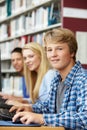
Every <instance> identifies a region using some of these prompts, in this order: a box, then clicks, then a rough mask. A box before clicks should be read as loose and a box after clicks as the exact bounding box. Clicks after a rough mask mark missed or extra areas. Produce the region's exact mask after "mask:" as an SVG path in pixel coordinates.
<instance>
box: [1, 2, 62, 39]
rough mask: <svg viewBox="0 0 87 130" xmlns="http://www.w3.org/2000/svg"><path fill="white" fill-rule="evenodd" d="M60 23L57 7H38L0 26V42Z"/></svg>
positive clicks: (53, 5)
mask: <svg viewBox="0 0 87 130" xmlns="http://www.w3.org/2000/svg"><path fill="white" fill-rule="evenodd" d="M57 23H60V8H59V5H56V4H55V3H52V4H51V6H49V7H40V8H38V9H36V10H33V11H32V12H28V13H27V14H26V15H25V14H22V15H20V16H19V17H16V18H15V19H12V20H11V21H9V22H7V23H2V24H1V25H0V40H3V39H6V38H8V37H14V36H20V35H22V34H25V33H30V32H33V31H35V30H36V31H38V30H40V29H42V28H43V29H44V28H46V27H47V26H50V25H53V24H57Z"/></svg>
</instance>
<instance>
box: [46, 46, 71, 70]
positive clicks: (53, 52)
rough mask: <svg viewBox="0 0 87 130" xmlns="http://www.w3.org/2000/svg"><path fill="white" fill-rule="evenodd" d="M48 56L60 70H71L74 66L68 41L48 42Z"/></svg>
mask: <svg viewBox="0 0 87 130" xmlns="http://www.w3.org/2000/svg"><path fill="white" fill-rule="evenodd" d="M46 47H47V58H48V60H49V62H50V63H51V65H52V66H53V68H55V69H57V70H58V71H60V72H65V71H70V69H71V68H72V66H73V56H74V54H71V53H70V50H69V47H68V45H67V43H57V44H51V43H48V44H47V46H46Z"/></svg>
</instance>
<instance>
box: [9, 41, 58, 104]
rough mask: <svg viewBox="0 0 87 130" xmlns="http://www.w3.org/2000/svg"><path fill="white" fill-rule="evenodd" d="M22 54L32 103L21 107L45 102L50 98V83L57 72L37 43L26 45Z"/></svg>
mask: <svg viewBox="0 0 87 130" xmlns="http://www.w3.org/2000/svg"><path fill="white" fill-rule="evenodd" d="M22 53H23V59H24V77H25V81H26V86H27V90H28V93H29V95H30V101H29V103H28V104H21V106H26V105H29V104H30V103H31V104H32V103H35V102H38V103H40V102H41V101H42V102H43V101H45V100H46V99H47V97H48V94H49V91H50V83H51V80H52V79H53V77H54V75H55V74H56V70H53V69H50V65H49V62H48V60H47V57H46V53H45V50H44V48H43V47H42V46H41V45H40V44H38V43H36V42H35V43H34V42H31V43H29V44H26V45H25V46H24V47H23V51H22ZM48 79H49V81H48ZM11 105H14V104H11ZM16 106H17V105H16ZM18 106H19V103H18Z"/></svg>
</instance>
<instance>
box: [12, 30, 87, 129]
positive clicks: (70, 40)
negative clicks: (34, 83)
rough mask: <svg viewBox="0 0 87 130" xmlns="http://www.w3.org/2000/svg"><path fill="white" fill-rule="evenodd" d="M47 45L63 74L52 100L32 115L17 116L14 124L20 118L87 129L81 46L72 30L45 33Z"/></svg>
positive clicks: (26, 121) (86, 79) (85, 78)
mask: <svg viewBox="0 0 87 130" xmlns="http://www.w3.org/2000/svg"><path fill="white" fill-rule="evenodd" d="M44 43H45V47H46V52H47V57H48V60H49V62H50V64H51V65H52V66H53V68H55V69H57V70H58V72H59V73H57V74H56V76H55V77H54V80H52V83H51V91H50V93H49V98H48V100H47V101H46V102H42V103H41V104H40V105H37V104H33V105H32V108H31V110H30V109H29V110H28V111H29V112H27V111H23V112H18V113H16V115H15V116H14V117H13V121H15V120H16V119H17V118H19V117H20V120H21V122H22V123H24V124H29V123H31V122H35V123H40V124H41V125H48V126H63V127H65V128H69V129H72V130H83V129H84V130H86V129H87V75H86V73H85V72H84V69H83V68H82V66H81V63H80V62H79V61H76V52H77V48H78V47H77V41H76V38H75V36H74V33H73V32H72V31H71V30H69V29H64V28H59V29H54V30H51V31H48V32H47V33H46V34H45V36H44ZM30 111H32V112H30ZM35 112H36V113H35ZM37 113H40V114H37ZM41 113H43V114H41ZM37 117H38V118H37Z"/></svg>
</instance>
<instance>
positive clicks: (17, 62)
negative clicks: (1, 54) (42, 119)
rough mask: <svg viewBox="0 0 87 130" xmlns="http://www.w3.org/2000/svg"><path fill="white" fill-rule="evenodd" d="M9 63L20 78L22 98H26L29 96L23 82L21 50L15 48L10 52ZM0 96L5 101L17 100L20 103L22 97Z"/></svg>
mask: <svg viewBox="0 0 87 130" xmlns="http://www.w3.org/2000/svg"><path fill="white" fill-rule="evenodd" d="M11 63H12V66H13V68H14V69H15V70H16V72H17V73H18V76H22V78H23V79H22V81H23V88H22V89H23V98H28V97H29V95H28V94H27V90H26V85H25V80H24V63H23V56H22V48H20V47H16V48H14V49H13V50H12V51H11ZM0 95H1V96H2V97H3V98H5V99H17V100H20V101H22V97H17V96H13V95H8V94H4V93H0Z"/></svg>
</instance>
